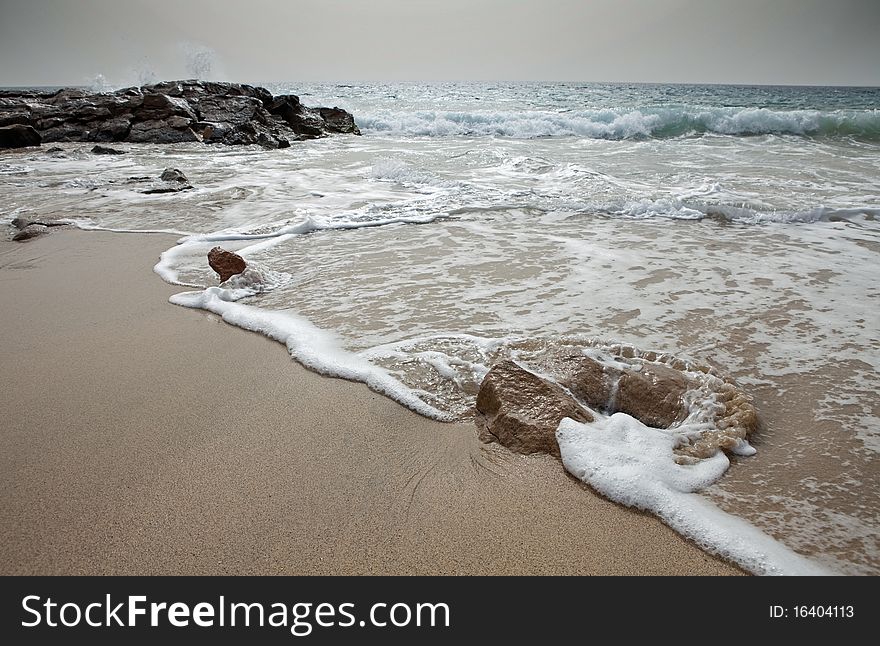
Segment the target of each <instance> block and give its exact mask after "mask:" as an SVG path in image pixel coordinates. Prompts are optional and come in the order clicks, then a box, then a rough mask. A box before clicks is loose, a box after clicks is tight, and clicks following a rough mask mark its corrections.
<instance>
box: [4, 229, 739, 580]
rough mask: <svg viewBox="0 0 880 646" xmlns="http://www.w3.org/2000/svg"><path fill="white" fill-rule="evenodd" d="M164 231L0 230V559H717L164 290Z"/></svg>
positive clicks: (278, 566) (612, 567)
mask: <svg viewBox="0 0 880 646" xmlns="http://www.w3.org/2000/svg"><path fill="white" fill-rule="evenodd" d="M172 244H173V239H172V238H169V237H167V236H148V235H134V234H109V233H84V232H79V231H63V232H62V231H57V232H54V233H52V234H51V235H50V236H48V237H45V238H42V239H38V240H34V241H31V242H28V243H25V244H19V243H11V242H5V241H3V242H0V299H2V303H3V307H2V308H0V339H2V341H0V357H2V370H0V389H2V397H0V419H2V425H0V429H2V430H0V439H2V446H3V451H2V457H0V491H2V504H0V527H2V530H0V531H2V534H0V574H227V573H229V574H362V573H363V574H737V573H740V571H739V570H738V569H736V568H734V567H732V566H730V565H727V564H725V563H723V562H721V561H719V560H718V559H716V558H713V557H711V556H709V555H707V554H705V553H704V552H702V551H701V550H700V549H698V548H697V547H696V546H695V545H693V544H692V543H689V542H688V541H685V540H684V539H682V538H680V537H679V536H678V535H677V534H675V533H674V532H673V531H672V530H670V529H668V528H667V527H666V526H664V525H663V524H661V523H660V522H659V521H658V520H656V519H655V518H653V517H650V516H647V515H645V514H641V513H638V512H635V511H632V510H629V509H625V508H623V507H620V506H618V505H615V504H613V503H611V502H608V501H606V500H604V499H602V498H600V497H599V496H597V495H595V494H593V493H592V492H591V491H590V490H588V489H587V488H586V487H584V486H583V485H581V484H580V483H579V482H577V481H576V480H574V479H573V478H571V477H569V476H567V475H566V474H565V472H564V471H563V469H562V466H561V465H560V463H559V462H557V461H556V460H554V459H552V458H548V457H546V456H533V457H523V456H518V455H513V454H510V453H509V452H507V451H506V450H504V449H503V448H499V447H485V446H483V445H481V444H480V443H479V441H478V440H477V439H476V433H475V430H474V428H473V427H472V426H471V425H468V424H442V423H438V422H433V421H430V420H427V419H424V418H421V417H419V416H417V415H415V414H414V413H411V412H410V411H408V410H406V409H404V408H402V407H401V406H399V405H397V404H396V403H394V402H393V401H391V400H389V399H386V398H385V397H382V396H380V395H377V394H375V393H373V392H371V391H370V390H368V389H367V388H366V387H365V386H363V385H361V384H356V383H350V382H346V381H342V380H339V379H328V378H325V377H322V376H320V375H317V374H314V373H311V372H309V371H307V370H305V369H303V368H302V367H301V366H299V365H298V364H296V363H295V362H293V361H292V360H291V359H290V358H289V356H288V355H287V352H286V351H285V349H284V348H283V347H282V346H281V345H279V344H277V343H274V342H272V341H269V340H268V339H265V338H263V337H261V336H258V335H256V334H252V333H249V332H246V331H243V330H239V329H236V328H233V327H231V326H228V325H226V324H225V323H223V322H222V321H220V320H219V319H218V318H217V317H215V316H213V315H209V314H206V313H203V312H198V311H193V310H186V309H183V308H179V307H175V306H173V305H170V304H169V303H168V302H167V298H168V296H169V295H170V294H172V293H174V292H175V291H179V289H177V288H174V287H171V286H169V285H166V284H165V283H163V282H162V281H161V280H160V279H159V278H158V277H157V276H156V275H155V274H153V273H152V272H151V271H150V268H151V267H152V265H153V264H154V262H155V261H156V259H157V258H158V255H159V253H160V252H161V251H163V250H164V249H166V248H168V247H169V246H171V245H172Z"/></svg>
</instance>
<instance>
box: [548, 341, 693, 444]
mask: <svg viewBox="0 0 880 646" xmlns="http://www.w3.org/2000/svg"><path fill="white" fill-rule="evenodd" d="M566 367H567V368H568V370H569V372H568V374H566V375H565V376H563V377H562V378H561V379H560V383H562V385H563V386H565V387H566V388H568V389H569V390H571V392H572V393H573V394H574V395H575V396H576V397H577V398H578V399H579V400H581V401H582V402H584V403H585V404H587V406H589V407H590V408H593V409H595V410H600V411H602V412H604V413H608V414H612V413H626V414H627V415H630V416H632V417H635V418H636V419H637V420H639V421H640V422H641V423H642V424H645V425H646V426H653V427H655V428H669V427H670V426H672V425H673V424H676V423H678V422H681V421H682V420H684V418H685V417H687V413H688V411H687V407H686V406H685V403H684V394H685V392H686V391H687V389H688V380H687V378H686V377H685V375H684V374H683V373H682V372H681V371H679V370H675V369H674V368H670V367H669V366H666V365H663V364H657V363H641V364H637V365H635V366H632V367H631V368H623V367H616V366H608V365H604V364H601V363H599V362H598V361H596V360H594V359H592V358H590V357H586V356H580V357H572V358H570V359H569V361H568V365H567V366H566Z"/></svg>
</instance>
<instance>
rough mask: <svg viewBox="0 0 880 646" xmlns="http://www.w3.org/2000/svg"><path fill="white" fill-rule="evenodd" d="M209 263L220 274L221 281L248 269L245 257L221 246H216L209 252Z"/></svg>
mask: <svg viewBox="0 0 880 646" xmlns="http://www.w3.org/2000/svg"><path fill="white" fill-rule="evenodd" d="M208 264H209V265H210V266H211V269H213V270H214V271H216V272H217V274H219V276H220V282H221V283H225V282H226V281H227V280H229V279H230V278H231V277H232V276H235V275H236V274H240V273H242V272H243V271H244V270H245V269H247V263H246V262H245V261H244V258H242V257H241V256H239V255H238V254H237V253H233V252H232V251H226V249H223V248H221V247H214V248H213V249H211V251H209V252H208Z"/></svg>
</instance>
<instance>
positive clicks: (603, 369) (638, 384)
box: [476, 343, 760, 464]
mask: <svg viewBox="0 0 880 646" xmlns="http://www.w3.org/2000/svg"><path fill="white" fill-rule="evenodd" d="M512 349H515V351H516V354H517V357H518V360H519V361H523V362H525V363H524V365H528V366H529V367H530V369H533V370H536V371H537V372H538V373H539V374H541V375H543V376H542V377H537V376H536V375H534V374H532V373H531V372H529V370H527V369H524V368H521V367H519V366H516V367H517V370H518V372H517V374H516V375H512V376H511V377H510V378H508V379H506V380H505V381H506V382H507V383H509V384H515V383H516V382H517V381H519V382H520V383H522V384H524V385H523V386H522V387H516V386H510V387H505V388H504V389H501V388H496V387H494V386H493V390H492V392H491V393H489V392H488V391H487V392H486V393H485V394H484V390H485V389H486V388H487V387H489V386H492V384H491V383H487V381H488V378H489V375H487V380H484V384H483V386H481V388H480V397H485V395H488V394H491V395H492V396H493V397H496V398H502V399H509V400H510V402H511V403H513V404H514V405H515V406H516V407H517V408H518V409H522V410H524V411H526V412H525V413H524V414H528V411H529V399H530V398H531V397H532V394H531V392H532V391H533V390H534V389H535V386H533V385H531V382H534V380H542V381H544V382H546V383H547V384H549V385H550V387H549V389H548V387H546V386H542V389H543V390H545V391H548V392H549V391H552V390H553V387H554V386H555V387H556V388H559V390H560V391H561V392H562V393H563V395H564V396H566V397H570V398H572V399H573V401H574V402H575V403H576V404H577V405H579V406H580V407H581V409H586V410H587V412H588V413H589V414H599V413H601V414H604V415H613V414H615V413H625V414H627V415H630V416H631V417H633V418H635V419H637V420H638V421H639V422H641V423H642V424H644V425H645V426H648V427H652V428H657V429H663V430H666V431H669V433H670V437H673V438H675V444H676V446H675V459H676V461H677V462H680V463H682V464H688V463H693V462H695V461H697V460H699V459H702V458H708V457H711V456H713V455H715V454H716V453H717V452H718V451H719V450H722V451H725V452H728V453H733V454H741V455H749V454H750V453H751V452H752V451H753V449H752V448H751V447H749V446H748V444H747V443H746V442H745V440H747V438H748V437H749V436H750V435H751V434H752V433H754V432H755V431H756V430H758V428H759V425H760V419H759V416H758V412H757V409H756V408H755V405H754V403H753V401H752V398H751V397H749V396H748V395H747V394H746V393H745V392H744V391H743V390H742V389H741V388H740V387H739V386H738V385H737V384H736V382H735V381H734V380H733V379H732V378H730V377H729V376H725V375H723V374H722V373H720V372H719V371H718V370H716V369H715V368H713V367H711V366H709V365H706V364H702V363H698V362H694V361H686V360H683V359H680V358H677V357H674V356H672V355H669V354H658V353H656V352H642V351H640V350H637V349H636V348H633V347H631V346H624V345H608V346H604V345H601V344H599V343H596V344H595V345H590V344H589V343H588V344H586V345H583V346H579V345H576V344H568V343H565V344H560V345H555V344H543V343H538V344H534V343H532V344H529V343H522V344H520V345H517V346H514V347H513V348H512ZM509 363H510V362H509V361H502V362H501V363H499V364H497V365H496V367H498V366H503V365H505V364H509ZM513 365H516V364H513ZM495 371H496V368H493V369H492V370H491V371H490V373H489V374H491V375H493V379H494V380H497V376H495V375H494V372H495ZM556 384H559V386H556ZM560 386H561V388H560ZM484 401H486V400H485V399H484ZM503 406H504V404H497V403H496V404H493V406H492V408H491V409H489V410H487V408H486V406H485V404H484V403H482V402H480V401H479V400H478V406H477V408H478V415H477V420H476V421H477V425H478V427H479V428H480V432H481V437H483V438H484V439H488V440H492V439H496V438H494V437H491V436H490V435H489V436H487V432H486V431H485V430H484V429H485V428H486V427H487V425H488V424H487V419H486V418H487V414H486V413H490V414H494V411H495V410H496V409H501V410H503ZM538 408H539V409H540V408H541V405H539V406H538ZM490 417H491V415H490ZM575 419H577V418H575ZM549 423H551V424H552V421H550V422H549ZM515 450H516V449H515ZM552 452H553V453H556V451H555V450H554V451H552Z"/></svg>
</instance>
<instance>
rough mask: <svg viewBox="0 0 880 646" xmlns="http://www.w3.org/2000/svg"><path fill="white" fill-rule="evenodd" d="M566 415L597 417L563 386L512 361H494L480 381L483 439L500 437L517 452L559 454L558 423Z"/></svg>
mask: <svg viewBox="0 0 880 646" xmlns="http://www.w3.org/2000/svg"><path fill="white" fill-rule="evenodd" d="M564 417H570V418H572V419H574V420H576V421H579V422H591V421H593V416H592V415H590V413H589V411H587V410H586V409H585V408H584V407H583V406H581V405H580V404H578V403H577V401H575V399H574V398H573V397H572V396H571V395H569V394H568V393H567V392H565V390H563V389H562V388H561V387H560V386H558V385H557V384H554V383H552V382H550V381H547V380H546V379H542V378H541V377H539V376H538V375H536V374H534V373H531V372H529V371H528V370H526V369H524V368H521V367H520V366H518V365H517V364H515V363H514V362H512V361H501V362H500V363H497V364H496V365H494V366H493V367H492V369H491V370H490V371H489V372H488V373H486V376H485V378H484V379H483V383H482V384H481V385H480V392H479V394H478V395H477V418H476V421H477V425H478V426H479V428H480V437H481V439H482V440H483V441H486V442H490V441H497V442H499V443H500V444H503V445H504V446H506V447H507V448H509V449H511V450H512V451H516V452H517V453H550V454H551V455H555V456H557V457H558V456H559V445H558V444H557V442H556V427H557V426H559V422H560V421H561V420H562V419H563V418H564Z"/></svg>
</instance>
